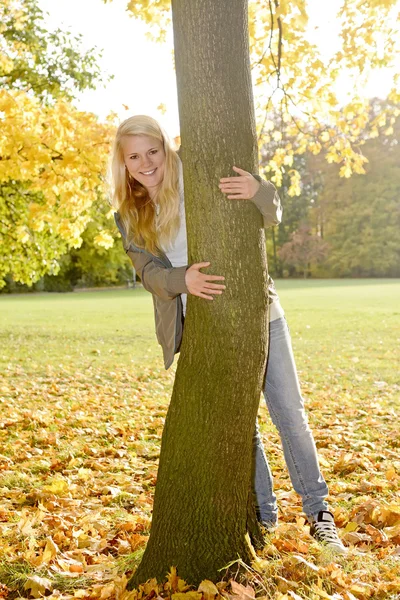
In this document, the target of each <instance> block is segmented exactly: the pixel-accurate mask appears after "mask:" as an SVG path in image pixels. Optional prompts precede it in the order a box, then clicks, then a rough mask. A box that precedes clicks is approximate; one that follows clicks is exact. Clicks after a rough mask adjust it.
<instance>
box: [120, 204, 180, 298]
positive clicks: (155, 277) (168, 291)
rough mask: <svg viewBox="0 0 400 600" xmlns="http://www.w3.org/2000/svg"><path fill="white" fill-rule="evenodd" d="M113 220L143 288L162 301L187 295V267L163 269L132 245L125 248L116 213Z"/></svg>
mask: <svg viewBox="0 0 400 600" xmlns="http://www.w3.org/2000/svg"><path fill="white" fill-rule="evenodd" d="M114 219H115V222H116V224H117V227H118V229H119V231H120V233H121V236H122V240H123V246H124V249H125V252H126V253H127V255H128V256H129V258H130V259H131V261H132V264H133V266H134V267H135V269H136V272H137V274H138V275H139V277H140V279H141V281H142V284H143V287H144V288H145V289H146V290H147V291H148V292H150V293H151V294H155V295H156V296H159V297H160V298H162V299H163V300H173V299H174V298H175V297H176V296H177V295H178V294H187V293H188V292H189V290H188V289H187V286H186V282H185V275H186V269H187V268H188V267H187V266H183V267H170V268H168V267H164V266H162V265H158V264H157V263H156V262H155V261H154V260H153V258H152V257H151V256H150V255H149V254H147V253H144V252H140V251H139V250H135V249H134V247H133V246H132V244H131V245H130V246H129V247H127V245H126V238H125V230H124V228H123V225H122V223H121V221H120V218H119V214H118V213H114Z"/></svg>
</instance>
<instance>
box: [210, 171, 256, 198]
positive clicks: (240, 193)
mask: <svg viewBox="0 0 400 600" xmlns="http://www.w3.org/2000/svg"><path fill="white" fill-rule="evenodd" d="M232 168H233V170H234V171H236V172H237V173H239V175H236V177H223V178H222V179H220V180H219V186H218V187H219V189H220V190H221V192H222V193H223V194H229V195H228V198H231V199H232V200H250V198H253V196H255V195H256V193H257V192H258V189H259V187H260V185H261V184H260V182H259V181H257V179H256V178H255V177H253V175H252V174H251V173H248V172H247V171H243V169H239V167H232Z"/></svg>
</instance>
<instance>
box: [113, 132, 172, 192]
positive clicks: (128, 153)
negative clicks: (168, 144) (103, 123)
mask: <svg viewBox="0 0 400 600" xmlns="http://www.w3.org/2000/svg"><path fill="white" fill-rule="evenodd" d="M121 147H122V153H123V156H124V162H125V165H126V168H127V169H128V171H129V173H130V175H131V176H132V177H133V178H134V179H136V180H137V181H139V183H141V184H142V185H143V186H144V187H145V188H146V189H147V191H148V192H149V195H150V197H151V198H153V197H154V195H155V194H156V192H157V191H158V188H159V187H160V185H161V183H162V180H163V178H164V167H165V151H164V147H163V144H162V142H161V141H160V140H158V139H157V138H154V137H150V136H148V135H126V136H124V137H123V138H122V140H121Z"/></svg>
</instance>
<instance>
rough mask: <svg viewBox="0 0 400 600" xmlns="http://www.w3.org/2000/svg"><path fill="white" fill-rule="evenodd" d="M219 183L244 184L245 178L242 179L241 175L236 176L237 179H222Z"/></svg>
mask: <svg viewBox="0 0 400 600" xmlns="http://www.w3.org/2000/svg"><path fill="white" fill-rule="evenodd" d="M219 181H220V183H236V182H238V181H241V182H243V181H244V178H242V177H241V176H240V175H236V177H222V179H220V180H219Z"/></svg>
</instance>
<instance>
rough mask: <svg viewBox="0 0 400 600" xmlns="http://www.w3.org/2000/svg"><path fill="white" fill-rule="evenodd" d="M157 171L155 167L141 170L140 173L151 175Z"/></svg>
mask: <svg viewBox="0 0 400 600" xmlns="http://www.w3.org/2000/svg"><path fill="white" fill-rule="evenodd" d="M156 171H157V167H156V168H155V169H153V170H152V171H142V175H153V173H155V172H156Z"/></svg>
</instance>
